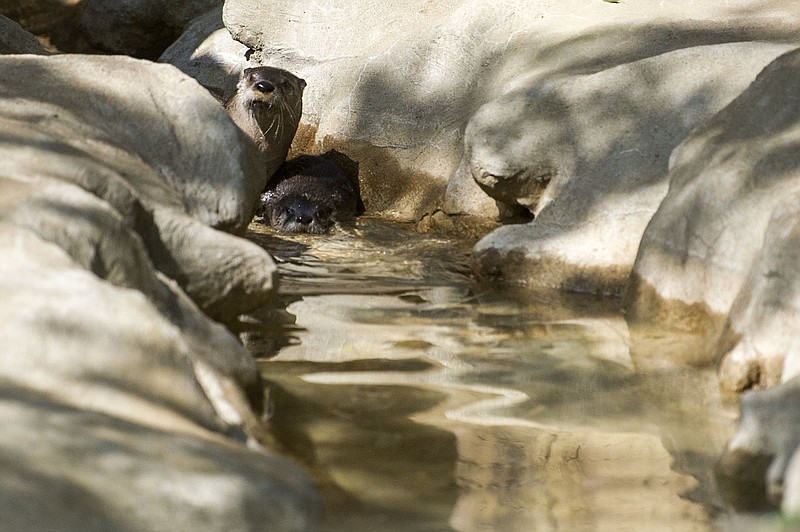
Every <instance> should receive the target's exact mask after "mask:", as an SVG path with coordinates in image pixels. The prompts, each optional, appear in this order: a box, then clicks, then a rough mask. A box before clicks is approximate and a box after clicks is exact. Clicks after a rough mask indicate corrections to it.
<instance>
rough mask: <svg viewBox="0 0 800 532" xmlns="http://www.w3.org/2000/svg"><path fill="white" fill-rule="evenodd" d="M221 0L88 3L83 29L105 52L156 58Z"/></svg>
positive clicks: (97, 0)
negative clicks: (189, 25)
mask: <svg viewBox="0 0 800 532" xmlns="http://www.w3.org/2000/svg"><path fill="white" fill-rule="evenodd" d="M221 4H222V0H200V1H191V0H178V1H176V0H88V1H87V2H86V5H85V7H84V12H83V26H84V28H85V30H86V32H87V34H88V36H89V38H90V40H91V41H92V42H93V43H94V44H95V45H96V46H99V47H101V48H103V49H105V50H107V51H109V52H113V53H118V54H126V55H132V56H135V57H146V58H153V59H154V58H156V57H158V56H159V55H160V54H161V53H162V52H163V51H164V50H165V49H166V48H167V47H168V46H169V45H170V44H171V43H172V42H173V41H174V40H175V39H176V38H177V37H178V36H179V35H180V34H181V32H182V31H183V29H184V27H185V26H186V25H187V24H188V23H189V22H190V21H191V20H192V19H194V18H196V17H199V16H200V15H202V14H204V13H206V12H207V11H208V10H209V9H211V8H213V7H217V6H220V5H221Z"/></svg>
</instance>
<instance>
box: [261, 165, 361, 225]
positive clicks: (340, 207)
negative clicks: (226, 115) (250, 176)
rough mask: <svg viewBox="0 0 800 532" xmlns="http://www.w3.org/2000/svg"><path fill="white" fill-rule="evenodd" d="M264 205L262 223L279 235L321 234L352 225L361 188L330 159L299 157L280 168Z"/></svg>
mask: <svg viewBox="0 0 800 532" xmlns="http://www.w3.org/2000/svg"><path fill="white" fill-rule="evenodd" d="M261 202H262V211H261V215H262V217H263V219H264V220H265V221H267V222H269V224H270V225H271V226H273V227H275V228H276V229H278V230H279V231H284V232H287V233H314V234H322V233H326V232H328V231H329V230H330V229H331V228H332V227H333V226H334V225H335V224H337V223H338V224H340V225H341V224H348V223H351V222H352V221H353V219H354V217H355V215H356V214H357V211H358V204H359V198H358V187H357V185H356V184H355V183H354V182H353V181H352V180H351V179H350V178H348V177H347V176H346V175H345V173H344V172H343V171H342V170H341V169H340V168H339V166H337V165H336V164H334V163H333V162H331V161H330V160H328V159H327V158H325V157H321V156H312V155H300V156H299V157H295V158H293V159H291V160H289V161H286V164H284V165H283V166H282V167H281V168H280V170H279V171H278V172H277V173H276V175H275V177H274V178H273V179H272V181H271V182H270V185H269V186H268V187H267V191H266V192H264V193H263V194H262V195H261Z"/></svg>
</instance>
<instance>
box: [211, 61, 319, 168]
mask: <svg viewBox="0 0 800 532" xmlns="http://www.w3.org/2000/svg"><path fill="white" fill-rule="evenodd" d="M305 87H306V82H305V80H303V79H301V78H299V77H297V76H295V75H294V74H292V73H291V72H288V71H286V70H283V69H280V68H275V67H269V66H258V67H251V68H245V69H244V71H243V72H242V77H241V79H240V80H239V83H238V85H237V86H236V93H235V94H234V95H233V96H232V97H231V98H230V99H229V100H228V101H227V102H226V103H225V109H226V110H227V111H228V114H229V115H230V117H231V119H233V121H234V123H236V125H237V126H239V128H240V129H241V130H242V131H244V132H245V133H246V134H247V135H248V136H249V137H250V138H251V139H253V141H255V143H256V144H257V145H258V148H259V149H260V150H261V153H262V154H263V156H264V163H265V165H266V169H267V177H268V178H269V176H271V175H272V174H274V173H275V171H276V170H277V169H278V167H280V165H281V164H282V163H283V162H284V161H285V160H286V156H287V155H288V153H289V148H290V147H291V145H292V140H293V139H294V135H295V133H296V132H297V126H298V124H299V123H300V116H301V115H302V114H303V89H305Z"/></svg>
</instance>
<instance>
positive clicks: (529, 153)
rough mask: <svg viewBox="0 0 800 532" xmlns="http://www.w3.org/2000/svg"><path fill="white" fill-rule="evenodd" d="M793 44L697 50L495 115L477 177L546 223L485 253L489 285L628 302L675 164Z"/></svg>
mask: <svg viewBox="0 0 800 532" xmlns="http://www.w3.org/2000/svg"><path fill="white" fill-rule="evenodd" d="M787 49H788V47H787V46H786V45H774V44H773V45H771V44H759V43H752V42H746V43H732V44H720V45H714V46H697V47H690V48H686V49H680V50H676V51H673V52H668V53H664V54H661V55H658V56H656V57H649V58H647V59H642V60H639V61H633V62H630V63H626V64H623V65H620V66H616V67H613V68H609V69H606V70H602V71H600V72H598V73H593V74H585V75H584V74H579V75H575V76H568V77H566V78H564V79H558V80H556V81H552V82H549V83H542V82H541V80H538V79H536V80H533V81H531V82H529V83H526V84H524V85H523V86H522V87H520V88H519V89H517V90H515V91H513V92H511V93H509V94H507V95H506V96H504V97H502V98H500V99H498V100H497V101H495V102H492V103H490V104H487V105H485V106H484V107H482V108H481V110H479V111H478V113H477V114H476V115H475V116H474V117H473V119H472V121H471V122H470V125H469V127H468V128H467V133H466V141H465V144H466V150H465V159H466V161H467V165H466V166H467V167H468V168H469V171H470V174H471V176H472V177H473V178H474V179H475V180H476V182H478V183H479V184H480V185H481V187H482V188H483V189H484V190H485V191H486V192H487V193H488V194H489V195H490V196H492V197H493V198H494V199H496V200H497V201H498V202H499V203H502V204H504V205H507V206H512V207H513V206H522V207H524V208H526V209H528V210H529V211H531V212H532V213H534V214H535V215H536V219H535V220H534V221H533V222H531V223H529V224H527V225H515V226H506V227H503V228H501V229H498V230H496V231H495V232H493V233H492V234H491V235H489V236H488V237H487V238H485V239H484V240H482V241H481V242H480V243H478V245H477V246H476V247H475V263H476V267H477V271H478V273H479V274H480V275H482V276H485V277H489V278H500V279H503V280H506V281H518V282H523V283H527V284H530V285H536V286H549V287H553V288H564V289H569V290H578V291H588V292H599V293H605V294H612V295H620V294H621V293H622V292H623V290H624V288H625V285H626V284H627V281H628V277H629V274H630V271H631V268H632V266H633V262H634V259H635V257H636V251H637V248H638V245H639V240H640V239H641V235H642V233H643V232H644V229H645V227H646V225H647V223H648V221H649V220H650V218H651V216H652V215H653V213H655V211H656V209H657V208H658V205H659V203H660V202H661V199H662V198H663V197H664V195H665V194H666V192H667V186H668V180H667V161H668V159H669V153H670V152H671V151H672V149H673V148H674V147H675V146H677V145H678V144H679V143H680V141H681V140H682V139H683V138H684V137H685V136H686V135H687V134H688V132H689V131H690V130H691V128H692V127H693V126H695V125H696V124H698V123H699V122H701V121H702V120H704V119H706V118H708V117H710V116H712V115H713V114H714V113H715V112H716V111H718V110H719V109H721V108H722V107H723V106H724V105H725V104H727V103H728V102H730V100H731V99H733V98H734V97H735V96H736V95H737V94H739V93H740V92H741V91H742V90H744V89H745V88H746V87H747V85H748V84H749V82H750V81H751V80H752V79H754V78H755V76H756V74H757V73H758V72H759V71H760V70H761V68H763V65H765V64H767V63H768V62H769V61H771V60H772V59H774V58H775V57H776V56H778V55H779V54H780V53H781V52H783V51H786V50H787Z"/></svg>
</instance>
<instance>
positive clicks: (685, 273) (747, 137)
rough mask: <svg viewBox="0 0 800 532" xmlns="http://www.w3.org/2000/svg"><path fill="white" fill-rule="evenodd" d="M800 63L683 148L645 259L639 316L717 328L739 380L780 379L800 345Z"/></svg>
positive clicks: (729, 371)
mask: <svg viewBox="0 0 800 532" xmlns="http://www.w3.org/2000/svg"><path fill="white" fill-rule="evenodd" d="M799 70H800V51H793V52H790V53H787V54H785V55H783V56H782V57H780V58H779V59H777V60H776V61H774V62H773V63H771V64H770V65H769V66H768V67H767V68H765V69H764V71H763V72H762V73H761V74H759V76H758V78H757V79H756V81H755V82H753V84H752V85H751V86H750V87H749V88H748V89H747V90H746V91H745V92H744V93H743V94H742V95H741V96H739V97H738V98H736V99H735V100H734V101H733V102H731V104H730V105H728V106H727V107H726V108H725V109H724V110H722V111H721V112H720V113H719V114H717V115H716V116H715V117H714V118H713V119H711V120H709V121H707V122H705V123H704V124H703V125H701V126H700V127H698V128H697V129H696V130H695V131H693V132H692V134H691V135H690V136H689V137H688V138H687V139H686V140H685V141H684V142H683V143H682V144H681V145H680V146H679V147H678V148H677V149H676V150H675V152H674V153H673V155H672V162H671V171H670V190H669V194H667V196H666V197H665V199H664V201H663V202H662V204H661V206H660V207H659V208H658V212H657V213H656V214H655V216H654V217H653V219H652V221H651V222H650V224H649V225H648V227H647V230H646V231H645V233H644V236H643V238H642V242H641V246H640V248H639V254H638V257H637V259H636V264H635V267H634V272H633V277H632V283H631V288H630V293H629V299H630V303H629V316H630V317H631V319H633V320H645V321H658V322H660V323H662V324H666V325H676V324H677V325H680V326H684V327H694V328H697V329H699V330H702V329H706V332H707V333H708V335H709V337H710V338H711V339H712V341H713V343H714V344H715V345H716V348H715V351H716V352H717V353H719V354H720V355H725V359H724V361H723V363H722V371H721V378H722V385H723V386H725V387H728V388H731V389H734V390H742V389H745V388H747V387H750V386H752V385H756V384H760V385H772V384H776V383H778V382H780V380H781V373H782V368H783V364H784V357H785V356H786V354H787V352H789V349H790V348H791V347H790V346H791V345H793V343H792V338H793V336H794V335H793V334H792V332H791V331H792V330H793V329H794V327H795V324H796V323H797V318H798V310H797V308H798V302H797V298H796V297H795V296H794V295H793V292H794V287H795V285H796V284H797V283H798V281H797V279H798V275H797V264H796V258H797V257H796V255H797V252H796V251H795V248H796V247H797V246H798V243H799V242H798V236H797V235H798V230H797V222H796V221H795V218H796V215H797V209H796V208H795V207H794V204H795V203H797V200H798V195H799V194H800V172H799V171H798V169H800V152H798V150H797V142H798V134H797V133H796V131H795V129H793V127H794V124H796V123H797V122H798V121H800V98H798V97H797V95H796V94H795V91H794V89H793V80H794V79H795V76H796V75H798V71H799ZM726 320H727V321H726ZM723 324H726V325H725V327H724V330H723Z"/></svg>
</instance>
